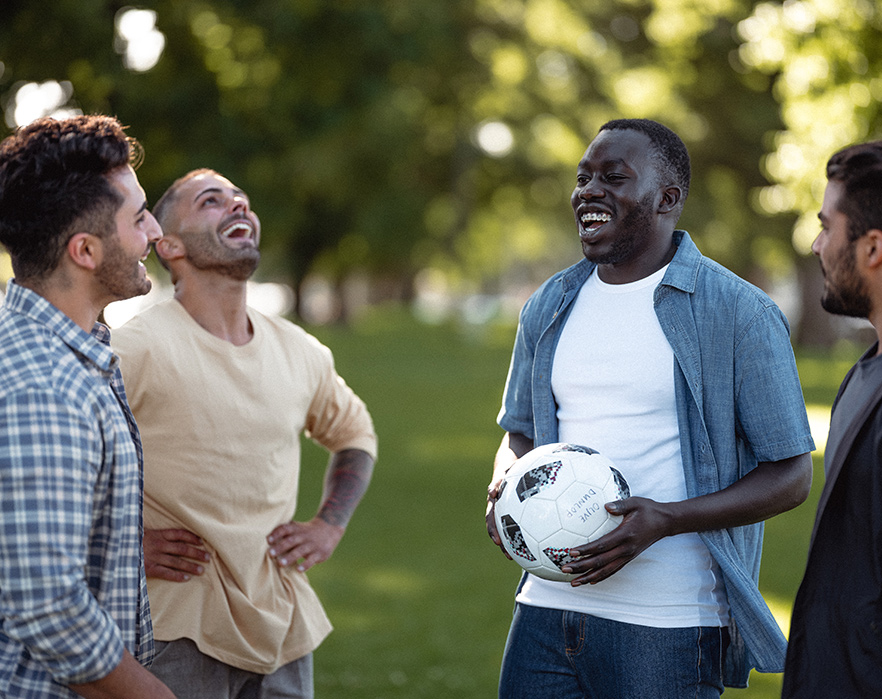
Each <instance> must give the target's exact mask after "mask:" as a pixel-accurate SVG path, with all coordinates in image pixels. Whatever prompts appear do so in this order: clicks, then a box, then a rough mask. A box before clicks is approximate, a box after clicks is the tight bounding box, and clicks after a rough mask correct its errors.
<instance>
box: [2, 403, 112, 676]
mask: <svg viewBox="0 0 882 699" xmlns="http://www.w3.org/2000/svg"><path fill="white" fill-rule="evenodd" d="M83 417H84V416H81V415H80V414H79V413H78V411H77V410H76V409H74V408H72V407H70V406H69V405H67V404H65V403H63V402H60V401H59V400H58V399H57V398H55V397H54V396H53V395H51V394H49V393H45V392H40V391H36V390H32V391H25V392H20V393H14V394H10V395H7V396H5V397H4V398H3V400H2V401H0V425H3V430H4V436H3V439H2V440H0V512H2V526H0V617H2V619H3V622H4V624H3V632H4V633H5V634H6V635H7V636H8V637H9V638H10V639H12V640H14V641H16V642H18V643H20V644H22V645H23V646H24V647H25V648H27V650H28V652H29V653H30V655H31V656H32V657H33V658H34V659H35V660H36V661H37V662H39V663H41V664H42V665H43V666H44V667H45V668H46V670H47V672H48V673H49V674H50V675H51V676H52V677H53V678H54V679H55V680H56V681H57V682H59V683H62V684H70V683H76V682H89V681H93V680H96V679H100V678H101V677H104V676H105V675H107V674H108V673H109V672H110V671H111V670H113V669H114V668H115V667H116V665H117V664H118V663H119V662H120V660H121V658H122V653H123V642H122V639H121V637H120V633H119V629H118V627H117V626H116V624H115V623H114V621H113V619H112V618H111V617H110V616H109V615H108V614H107V613H106V612H105V611H104V610H103V609H101V607H100V606H99V604H98V601H97V600H96V598H95V597H94V595H93V594H92V593H91V591H90V589H89V587H88V585H87V582H86V580H85V576H84V570H85V569H86V567H87V565H88V563H89V560H88V559H89V551H90V537H91V536H92V522H93V515H94V513H93V507H94V497H95V493H94V490H95V484H96V477H97V476H96V474H97V473H98V471H99V470H100V463H98V461H96V459H100V457H101V455H102V453H103V448H104V447H103V445H102V443H101V439H100V435H98V434H97V433H96V432H95V431H94V430H91V429H89V426H88V423H87V422H86V421H85V420H84V419H83Z"/></svg>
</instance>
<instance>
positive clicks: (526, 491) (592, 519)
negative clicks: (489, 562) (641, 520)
mask: <svg viewBox="0 0 882 699" xmlns="http://www.w3.org/2000/svg"><path fill="white" fill-rule="evenodd" d="M499 490H500V492H499V497H498V499H497V501H496V506H495V508H494V510H495V517H496V529H497V531H498V532H499V537H500V539H502V545H503V546H504V547H505V550H506V551H508V553H509V555H510V556H511V557H512V559H513V560H515V561H517V563H518V564H519V565H520V566H521V567H522V568H523V569H524V570H526V571H527V572H528V573H532V574H533V575H536V576H538V577H540V578H545V579H546V580H559V581H566V580H572V579H573V578H576V577H578V575H577V574H575V573H570V574H567V573H564V572H562V571H561V567H562V566H564V565H565V564H567V563H569V562H571V561H572V560H573V558H572V557H571V556H570V555H569V550H570V549H572V548H575V547H576V546H581V545H582V544H585V543H587V542H589V541H594V540H595V539H599V538H600V537H601V536H603V535H604V534H607V533H608V532H611V531H612V530H613V529H615V528H616V527H617V526H618V525H619V523H620V522H621V521H622V518H621V517H620V516H618V515H612V514H610V513H609V512H607V510H606V508H605V507H604V505H605V504H606V503H608V502H612V501H613V500H624V499H625V498H627V497H630V494H631V492H630V488H629V487H628V483H627V481H625V477H624V476H623V475H622V474H621V473H620V472H619V471H618V470H616V468H615V466H613V464H612V462H611V461H610V460H609V459H608V458H606V457H605V456H603V455H602V454H599V453H598V452H596V451H595V450H594V449H590V448H588V447H582V446H579V445H576V444H564V443H555V444H545V445H543V446H541V447H537V448H536V449H533V450H532V451H530V452H528V453H527V454H524V455H523V456H522V457H521V458H520V459H518V460H517V461H515V463H514V464H512V466H511V468H509V470H508V471H507V473H506V474H505V478H504V479H503V480H502V483H501V484H500V486H499Z"/></svg>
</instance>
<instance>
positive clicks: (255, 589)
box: [114, 170, 376, 699]
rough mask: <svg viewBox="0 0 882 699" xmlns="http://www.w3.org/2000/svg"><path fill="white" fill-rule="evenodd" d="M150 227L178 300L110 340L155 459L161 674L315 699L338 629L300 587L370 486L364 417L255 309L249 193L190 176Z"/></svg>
mask: <svg viewBox="0 0 882 699" xmlns="http://www.w3.org/2000/svg"><path fill="white" fill-rule="evenodd" d="M154 215H155V216H156V218H157V219H158V220H159V222H160V224H161V226H162V227H163V229H164V231H165V237H164V238H163V239H162V240H161V241H159V242H160V244H159V245H158V246H157V250H156V251H157V254H158V256H159V258H160V259H161V260H162V261H163V263H164V264H165V265H166V266H167V267H168V269H169V270H170V271H171V276H172V282H173V284H174V287H175V295H174V298H173V299H170V300H168V301H165V302H163V303H160V304H157V305H156V306H153V307H152V308H149V309H147V310H146V311H144V312H143V313H141V314H139V315H138V316H136V317H135V318H133V319H132V320H131V321H129V323H127V324H126V325H125V326H123V327H122V328H119V329H118V330H116V331H115V332H114V349H115V350H116V351H117V353H118V354H119V355H120V359H121V369H122V372H123V377H124V379H125V384H126V390H127V392H128V394H129V400H130V404H131V406H132V410H133V412H134V414H135V418H136V420H137V422H138V425H139V428H140V430H141V436H142V440H143V444H144V522H145V535H144V553H145V560H146V569H147V575H148V592H149V596H150V604H151V610H152V613H153V619H154V629H155V635H156V639H157V641H158V642H159V643H157V651H158V652H157V658H156V661H155V663H154V665H153V667H152V668H151V671H153V672H154V673H155V674H156V675H157V676H158V677H160V678H161V679H163V680H164V681H165V682H166V683H167V684H168V685H169V687H171V688H172V689H173V690H174V691H175V693H176V694H177V695H178V696H179V697H181V698H182V699H187V698H188V697H191V698H194V699H195V698H196V697H200V698H201V697H211V699H225V698H227V697H229V698H230V699H233V698H234V697H245V696H248V697H252V696H259V697H268V696H272V697H312V696H313V686H312V685H313V682H312V651H313V650H314V649H315V648H316V647H317V646H318V645H319V644H320V643H321V641H322V640H323V639H324V638H325V636H327V634H328V633H329V632H330V630H331V625H330V623H329V621H328V619H327V617H326V616H325V613H324V610H323V609H322V607H321V604H320V602H319V600H318V598H317V597H316V595H315V593H314V592H313V590H312V588H311V587H310V585H309V583H308V581H307V578H306V575H305V571H306V570H307V569H309V568H310V567H311V566H313V565H315V564H316V563H321V562H322V561H324V560H326V559H327V558H328V557H329V556H330V555H331V554H332V553H333V551H334V549H335V548H336V546H337V544H338V543H339V541H340V538H341V537H342V536H343V533H344V531H345V528H346V525H347V523H348V522H349V519H350V517H351V516H352V513H353V511H354V510H355V507H356V505H357V504H358V502H359V500H360V499H361V497H362V495H363V494H364V492H365V490H366V488H367V486H368V482H369V481H370V477H371V473H372V470H373V463H374V459H375V457H376V435H375V433H374V429H373V425H372V422H371V418H370V415H369V414H368V412H367V409H366V408H365V405H364V403H363V402H362V401H361V400H360V399H359V398H358V397H357V396H356V395H355V394H354V393H353V392H352V390H351V389H350V388H349V387H348V386H347V385H346V383H345V382H344V381H343V380H342V379H341V378H340V377H339V376H338V375H337V373H336V371H335V369H334V362H333V357H332V355H331V352H330V351H329V350H328V349H327V348H326V347H324V346H323V345H321V344H320V343H319V342H318V341H317V340H316V339H315V338H313V337H312V336H310V335H309V334H307V333H306V332H305V331H303V330H302V329H301V328H299V327H298V326H296V325H294V324H293V323H290V322H288V321H285V320H282V319H278V318H270V317H267V316H264V315H262V314H260V313H258V312H257V311H255V310H254V309H252V308H250V307H248V306H247V305H246V283H247V281H248V279H249V278H250V277H251V275H252V274H253V272H254V270H255V269H256V267H257V264H258V261H259V257H260V255H259V252H258V243H259V240H260V222H259V220H258V218H257V216H256V215H255V214H254V213H253V212H252V211H251V208H250V204H249V201H248V197H247V196H246V195H245V193H244V192H242V191H241V190H240V189H238V188H237V187H235V186H234V185H233V184H232V183H231V182H230V181H229V180H227V179H226V178H225V177H223V176H221V175H219V174H218V173H216V172H214V171H211V170H196V171H193V172H191V173H189V174H187V175H185V176H184V177H182V178H181V179H179V180H177V181H176V182H175V183H174V184H173V185H172V186H171V187H170V188H169V190H168V191H167V192H166V193H165V194H164V195H163V197H162V198H161V199H160V200H159V202H158V203H157V205H156V207H155V210H154ZM301 433H305V434H306V435H307V436H309V437H310V438H311V439H313V440H314V441H316V442H317V443H319V444H321V445H322V446H324V447H325V448H326V449H327V450H328V451H329V452H330V453H331V459H330V462H329V464H328V469H327V472H326V477H325V483H326V486H325V493H324V498H323V502H322V504H321V506H320V507H319V510H318V513H317V514H316V515H315V516H314V517H313V518H312V519H309V520H307V521H294V520H293V518H294V516H295V508H296V503H297V490H298V482H299V471H300V435H301ZM257 688H259V689H257Z"/></svg>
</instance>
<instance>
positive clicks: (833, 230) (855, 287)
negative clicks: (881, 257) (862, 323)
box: [812, 180, 871, 318]
mask: <svg viewBox="0 0 882 699" xmlns="http://www.w3.org/2000/svg"><path fill="white" fill-rule="evenodd" d="M842 192H843V186H842V183H840V182H838V181H836V180H830V181H829V182H828V183H827V189H826V190H825V191H824V203H823V204H822V205H821V212H820V213H819V214H818V218H819V219H820V221H821V232H820V233H819V234H818V237H817V238H815V241H814V242H813V243H812V252H813V253H815V255H817V256H818V259H819V260H820V263H821V272H822V273H823V275H824V293H823V296H822V297H821V306H823V308H824V310H826V311H828V312H829V313H836V314H838V315H845V316H852V317H855V318H866V317H868V316H869V314H870V306H871V301H870V296H869V294H868V293H867V287H866V283H865V281H864V280H863V278H862V277H861V276H860V274H859V272H858V269H857V262H856V257H855V255H856V252H857V245H856V241H853V240H850V239H849V235H848V227H849V220H848V216H846V215H845V214H844V213H843V212H842V211H840V210H839V198H840V196H842Z"/></svg>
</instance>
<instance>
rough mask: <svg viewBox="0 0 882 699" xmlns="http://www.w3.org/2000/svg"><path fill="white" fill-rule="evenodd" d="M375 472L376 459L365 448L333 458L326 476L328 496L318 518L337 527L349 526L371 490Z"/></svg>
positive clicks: (352, 450) (345, 451)
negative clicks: (368, 490)
mask: <svg viewBox="0 0 882 699" xmlns="http://www.w3.org/2000/svg"><path fill="white" fill-rule="evenodd" d="M373 471H374V459H373V457H372V456H371V455H370V454H368V453H367V452H366V451H362V450H361V449H344V450H343V451H339V452H336V453H335V454H333V455H332V456H331V459H330V462H329V463H328V470H327V473H326V474H325V493H324V498H323V500H322V505H321V507H320V508H319V511H318V518H319V519H321V520H322V521H324V522H327V523H328V524H331V525H334V526H336V527H344V528H345V527H346V525H347V524H348V523H349V520H350V519H351V517H352V515H353V513H354V512H355V508H356V507H357V506H358V503H359V502H360V501H361V498H362V497H363V496H364V494H365V492H366V491H367V488H368V485H369V484H370V481H371V476H372V475H373Z"/></svg>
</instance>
